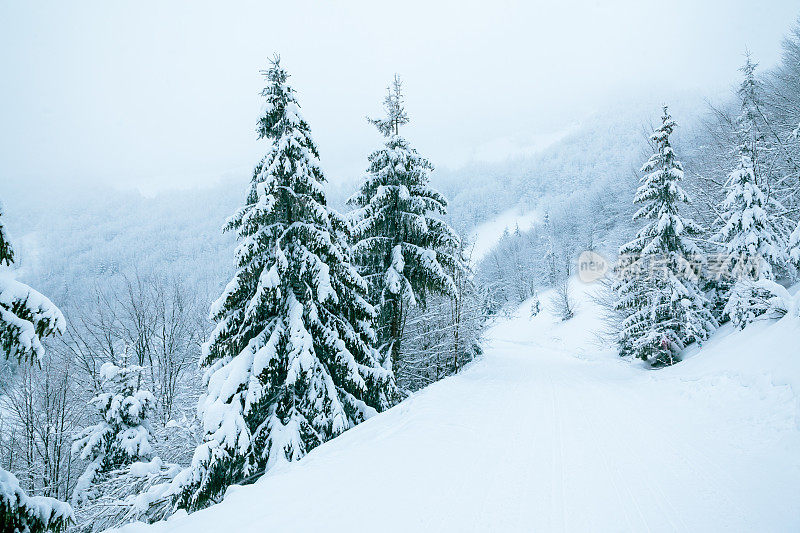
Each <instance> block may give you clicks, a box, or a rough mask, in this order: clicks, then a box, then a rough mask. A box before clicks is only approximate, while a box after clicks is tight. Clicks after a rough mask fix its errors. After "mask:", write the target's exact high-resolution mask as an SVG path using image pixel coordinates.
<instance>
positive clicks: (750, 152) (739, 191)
mask: <svg viewBox="0 0 800 533" xmlns="http://www.w3.org/2000/svg"><path fill="white" fill-rule="evenodd" d="M755 66H756V65H755V64H754V63H752V62H751V61H750V58H749V57H748V58H747V62H746V63H745V65H744V67H742V72H743V73H744V80H743V81H742V83H741V85H740V87H739V91H738V95H739V99H740V101H741V113H740V114H739V116H738V117H737V120H736V128H737V129H736V138H737V139H738V143H739V144H738V146H737V148H736V160H737V161H736V168H734V169H733V171H731V173H730V174H729V175H728V178H727V181H726V182H725V193H726V194H725V199H724V200H723V202H722V205H721V211H722V215H721V218H722V228H721V229H720V230H719V232H718V234H717V239H718V240H719V241H720V243H721V244H722V245H723V247H724V252H725V254H726V255H727V257H728V265H727V266H726V268H727V272H726V273H729V274H730V275H732V276H733V278H734V279H735V281H734V284H733V286H732V287H731V289H730V294H729V296H728V299H727V303H726V305H725V308H724V310H723V314H724V316H726V317H729V318H730V319H731V320H732V321H733V322H734V323H735V324H736V325H737V326H739V327H744V326H746V325H747V324H748V323H749V322H750V321H752V320H753V319H754V318H755V317H756V316H757V315H755V314H754V311H753V305H752V302H753V300H754V299H763V298H764V297H765V296H766V295H765V294H764V291H765V288H764V287H763V284H759V283H758V282H759V281H760V280H773V279H774V278H775V277H776V276H777V274H778V272H780V270H781V269H783V268H785V267H786V265H787V262H788V259H789V258H788V256H787V249H788V246H787V242H786V233H787V231H786V230H787V228H785V227H784V226H785V222H784V220H783V218H782V217H781V216H779V215H778V214H779V213H782V212H783V211H784V208H783V206H782V205H780V204H779V203H778V202H777V201H776V200H775V199H774V198H771V197H770V196H769V194H768V192H765V191H769V189H770V182H769V176H768V172H767V170H766V169H765V166H764V164H763V160H764V153H765V152H769V150H770V147H769V145H768V144H767V143H766V141H765V140H764V139H765V135H764V133H763V131H762V129H763V128H762V127H761V125H760V112H759V109H758V106H759V86H758V83H757V81H756V79H755V75H754V70H755Z"/></svg>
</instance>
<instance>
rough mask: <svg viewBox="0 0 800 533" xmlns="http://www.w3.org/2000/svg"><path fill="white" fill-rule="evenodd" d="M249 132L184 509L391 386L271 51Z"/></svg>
mask: <svg viewBox="0 0 800 533" xmlns="http://www.w3.org/2000/svg"><path fill="white" fill-rule="evenodd" d="M265 75H266V79H267V87H266V88H265V89H264V91H263V92H262V96H263V97H264V100H265V109H264V112H263V114H262V116H261V118H260V120H259V123H258V127H257V132H258V137H259V138H260V139H266V140H268V141H270V143H271V147H270V150H269V152H268V154H267V155H266V156H265V157H264V158H263V159H262V160H261V162H260V163H259V164H258V165H257V166H256V168H255V171H254V173H253V179H252V185H251V187H250V193H249V194H248V196H247V202H246V205H245V206H244V207H242V208H241V209H240V210H239V211H238V212H237V213H236V214H234V215H233V216H232V217H231V218H230V219H229V220H228V222H227V225H226V229H227V230H232V231H236V232H237V234H238V236H239V241H240V242H239V245H238V247H237V249H236V267H237V270H236V273H235V275H234V277H233V279H232V280H231V281H230V283H228V285H227V287H226V288H225V290H224V291H223V293H222V295H221V296H220V297H219V298H218V299H217V300H216V302H214V304H213V305H212V308H211V315H212V317H213V319H214V320H216V322H217V326H216V328H215V329H214V330H213V332H212V333H211V336H210V338H209V339H208V341H207V342H206V343H205V345H204V346H203V357H202V362H203V364H204V365H205V366H206V367H207V372H206V383H207V386H208V391H207V392H206V394H205V395H204V396H203V398H202V399H201V402H200V415H201V416H202V420H203V428H204V430H205V437H204V442H203V444H202V445H201V446H200V447H199V448H198V449H197V451H196V452H195V455H194V458H193V460H192V465H191V467H190V468H189V469H188V470H187V471H185V472H184V473H183V474H181V475H180V476H179V477H178V478H177V479H176V483H177V484H179V485H180V486H181V487H182V490H181V493H180V494H179V496H178V502H177V503H178V505H179V506H181V507H184V508H188V509H189V510H194V509H198V508H201V507H204V506H206V505H207V504H208V503H209V502H211V501H214V500H216V499H218V498H219V497H220V496H221V495H222V494H223V492H224V490H225V489H226V488H227V487H228V486H229V485H231V484H232V483H240V482H243V481H246V480H247V479H248V478H253V477H255V476H258V475H260V474H261V473H262V472H263V471H264V470H265V469H267V468H270V467H272V466H273V465H275V464H278V463H281V462H285V461H294V460H297V459H299V458H301V457H303V456H304V455H305V454H306V453H308V452H309V451H310V450H311V449H312V448H314V447H315V446H317V445H319V444H320V443H322V442H325V441H327V440H329V439H331V438H333V437H335V436H337V435H338V434H340V433H342V432H343V431H345V430H347V429H348V428H350V427H352V426H354V425H355V424H358V423H359V422H361V421H363V420H365V419H366V418H368V417H370V416H372V415H373V414H375V413H376V412H378V411H382V410H384V409H386V408H387V407H389V406H390V405H391V403H392V402H393V401H394V399H395V398H396V396H397V390H396V387H395V384H394V376H393V374H392V372H391V371H390V370H387V369H384V368H382V367H381V365H380V364H379V362H378V353H377V351H376V350H375V348H374V347H373V346H374V342H375V333H374V330H373V328H372V323H373V320H374V314H375V311H374V309H373V307H372V306H371V305H370V304H369V303H368V302H367V299H366V292H367V287H366V284H365V282H364V280H363V279H362V278H361V276H360V275H359V274H358V272H357V271H356V269H355V267H353V266H351V258H350V255H351V252H350V249H349V247H348V244H347V239H348V234H347V233H348V225H347V223H346V221H345V219H344V218H343V217H342V216H341V215H339V214H338V213H336V212H335V211H333V210H331V209H330V208H329V207H328V205H327V202H326V198H325V193H324V191H323V183H324V182H325V178H324V176H323V174H322V171H321V170H320V166H319V160H318V158H319V154H318V152H317V147H316V146H315V144H314V142H313V141H312V139H311V132H310V129H309V126H308V124H307V123H306V121H305V120H303V118H302V117H301V115H300V108H299V105H298V103H297V99H296V96H295V92H294V90H293V89H292V88H291V87H290V86H289V85H288V83H287V80H288V74H287V73H286V70H284V69H283V68H282V67H281V65H280V62H279V59H278V58H276V59H274V60H273V62H272V65H271V67H270V68H269V70H267V71H266V72H265Z"/></svg>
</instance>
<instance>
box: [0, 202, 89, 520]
mask: <svg viewBox="0 0 800 533" xmlns="http://www.w3.org/2000/svg"><path fill="white" fill-rule="evenodd" d="M0 217H2V212H0ZM13 260H14V253H13V250H12V248H11V243H10V242H9V241H8V238H7V237H6V233H5V230H4V229H3V223H2V220H1V219H0V269H2V268H4V267H9V266H11V264H12V262H13ZM65 326H66V323H65V321H64V316H63V315H62V314H61V311H59V309H58V308H57V307H56V306H55V305H53V303H52V302H51V301H50V300H49V299H47V298H45V297H44V296H42V295H41V294H39V293H38V292H36V291H35V290H33V289H31V288H30V287H28V286H27V285H25V284H23V283H20V282H18V281H16V280H14V279H13V278H12V277H11V275H10V273H8V272H4V271H2V270H0V351H2V353H3V355H4V356H5V357H6V358H10V357H14V358H16V359H18V360H20V361H29V362H32V363H37V364H38V362H39V361H40V360H41V358H42V356H43V355H44V347H43V346H42V342H41V337H43V336H46V335H51V334H56V333H63V332H64V328H65ZM72 520H73V514H72V508H71V507H70V506H69V505H68V504H66V503H64V502H60V501H58V500H56V499H53V498H47V497H44V496H28V495H27V494H26V493H25V491H24V490H22V488H21V487H20V486H19V481H18V480H17V478H16V477H15V476H14V475H13V474H12V473H11V472H7V471H5V470H3V469H2V468H0V531H9V532H28V533H39V532H44V531H63V530H65V529H66V528H67V526H69V524H70V523H72Z"/></svg>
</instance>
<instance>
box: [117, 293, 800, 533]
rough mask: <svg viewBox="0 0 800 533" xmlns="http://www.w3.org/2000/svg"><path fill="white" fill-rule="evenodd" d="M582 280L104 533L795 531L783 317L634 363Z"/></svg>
mask: <svg viewBox="0 0 800 533" xmlns="http://www.w3.org/2000/svg"><path fill="white" fill-rule="evenodd" d="M587 287H591V286H586V285H580V286H577V285H576V287H575V294H576V296H577V298H578V307H577V312H576V316H575V318H574V319H572V320H570V321H568V322H566V323H560V322H558V321H557V320H556V319H555V318H553V316H552V315H551V314H550V313H549V311H548V296H549V295H548V294H546V293H545V294H543V295H542V297H541V298H542V303H543V308H544V311H542V312H541V313H540V314H539V315H538V316H536V317H534V318H530V312H529V305H523V306H521V307H520V309H519V310H518V311H517V313H516V314H515V315H514V316H512V317H511V318H505V319H501V320H499V321H498V323H497V324H496V325H494V327H492V328H491V330H490V331H489V334H488V339H487V342H486V352H485V355H484V356H483V357H482V358H481V359H480V360H478V361H476V362H474V363H473V364H472V365H471V366H470V367H469V368H468V369H466V370H465V371H463V372H462V373H460V374H459V375H456V376H453V377H450V378H448V379H445V380H443V381H440V382H438V383H435V384H433V385H431V386H430V387H428V388H427V389H425V390H423V391H420V392H419V393H417V394H415V395H413V396H412V397H411V398H410V399H408V400H407V401H405V402H403V403H402V404H400V405H398V406H396V407H395V408H393V409H391V410H389V411H388V412H386V413H383V414H381V415H378V416H376V417H373V418H372V419H370V420H368V421H366V422H364V423H362V424H361V425H359V426H357V427H355V428H353V429H351V430H348V431H347V432H345V433H344V434H343V435H341V436H340V437H337V438H336V439H334V440H332V441H330V442H328V443H326V444H323V445H322V446H320V447H318V448H317V449H316V450H314V451H313V452H312V453H310V454H308V455H307V456H306V457H304V458H303V459H302V460H300V461H299V462H297V463H292V464H284V465H281V466H279V467H276V468H274V469H272V470H271V471H270V472H269V473H268V474H267V475H266V476H265V477H264V478H262V479H261V480H259V481H258V482H257V483H256V484H254V485H252V486H247V487H233V488H232V489H231V490H229V492H228V494H227V496H226V498H225V500H224V501H223V502H222V503H220V504H218V505H216V506H214V507H212V508H210V509H207V510H204V511H200V512H197V513H195V514H192V515H189V516H187V515H185V514H178V515H176V516H174V517H173V518H172V519H171V520H169V521H168V522H162V523H159V524H156V525H153V526H145V525H142V524H133V525H128V526H126V527H124V528H123V529H122V531H124V532H126V533H159V532H175V533H184V532H185V533H190V532H196V531H224V532H230V531H236V532H237V533H246V532H256V531H259V532H260V531H270V532H283V531H458V532H463V531H637V532H638V531H723V530H731V531H761V532H764V531H790V530H791V531H797V530H799V529H800V497H798V496H799V495H800V422H799V420H800V418H798V414H799V413H800V402H799V401H798V398H799V397H800V344H799V343H798V341H800V318H797V316H796V314H795V316H787V317H786V318H784V319H782V320H780V321H761V322H756V323H754V324H753V325H751V326H749V327H748V328H747V329H746V330H745V331H733V330H732V329H731V328H730V326H726V327H724V328H722V329H721V330H720V331H719V332H717V333H716V334H715V335H714V337H712V339H710V340H709V341H708V342H706V343H705V344H704V346H703V347H697V346H690V347H689V348H688V349H687V350H686V359H685V361H684V362H682V363H680V364H678V365H676V366H674V367H670V368H666V369H660V370H650V369H649V368H647V367H646V366H643V365H642V364H640V363H638V362H631V361H628V360H622V359H620V358H618V357H616V356H615V355H614V352H613V350H611V349H609V348H608V347H605V348H603V347H601V343H600V342H599V341H598V337H597V331H598V330H599V329H600V327H601V325H600V322H599V320H598V318H597V317H598V310H597V309H596V308H595V307H594V304H593V303H592V302H591V301H590V299H589V298H587V296H586V292H587V290H590V289H588V288H587ZM794 312H796V310H794Z"/></svg>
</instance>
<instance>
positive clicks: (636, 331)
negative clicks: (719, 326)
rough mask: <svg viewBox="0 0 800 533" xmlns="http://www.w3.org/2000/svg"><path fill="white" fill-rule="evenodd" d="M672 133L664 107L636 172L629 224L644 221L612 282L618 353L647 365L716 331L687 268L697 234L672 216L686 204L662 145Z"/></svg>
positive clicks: (671, 358)
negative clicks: (651, 149)
mask: <svg viewBox="0 0 800 533" xmlns="http://www.w3.org/2000/svg"><path fill="white" fill-rule="evenodd" d="M675 126H676V124H675V122H674V121H673V120H672V117H671V116H670V115H669V113H668V112H667V107H666V106H665V107H664V115H663V116H662V123H661V126H660V127H659V128H658V129H656V130H655V132H654V133H653V135H652V136H651V141H652V142H653V143H654V144H655V147H656V151H655V153H654V154H653V155H652V156H651V157H650V159H649V160H648V161H647V162H646V163H645V165H644V166H643V167H642V170H641V171H642V172H643V173H645V174H644V176H643V177H642V178H641V185H640V186H639V188H638V190H637V191H636V195H635V197H634V203H637V204H643V205H642V207H641V208H640V209H639V210H638V211H637V212H636V213H635V214H634V216H633V219H634V220H646V221H647V222H646V224H645V225H644V227H642V228H641V229H640V230H639V232H638V233H637V235H636V238H635V239H634V240H632V241H631V242H629V243H627V244H625V245H623V246H622V247H621V248H620V255H621V256H622V260H621V261H622V267H623V268H622V272H621V275H620V279H619V280H618V282H617V291H618V294H619V301H618V303H617V309H618V311H619V312H621V313H622V314H623V315H624V317H625V318H624V320H623V323H622V329H621V331H620V336H619V342H620V346H621V351H622V353H623V354H626V355H628V354H630V355H635V356H636V357H638V358H641V359H644V360H646V361H649V362H650V363H652V364H654V365H664V364H672V363H674V362H676V361H677V360H678V359H677V357H678V353H679V352H680V350H682V349H683V348H684V346H685V345H686V344H687V343H689V342H693V341H694V340H697V339H705V338H707V337H708V335H709V333H710V332H711V331H713V329H714V328H715V327H716V320H715V319H714V317H713V316H712V315H711V313H710V311H709V310H708V302H707V301H706V300H705V298H704V296H703V294H702V292H701V291H700V290H699V289H698V287H697V276H696V273H695V270H694V268H693V266H692V264H691V263H692V262H698V261H700V260H701V252H700V249H699V248H698V247H697V245H696V244H695V242H694V241H693V240H692V237H694V236H697V235H699V234H700V233H701V231H702V230H701V228H700V227H699V226H698V225H697V224H695V223H694V222H693V221H692V220H690V219H688V218H686V217H684V216H681V214H680V213H679V207H680V205H681V204H686V203H688V202H689V198H688V196H687V195H686V193H685V192H684V190H683V189H682V188H681V186H680V181H681V180H682V179H683V166H682V165H681V163H680V161H678V160H677V158H676V157H675V152H674V150H673V149H672V146H671V144H670V139H669V138H670V135H671V134H672V132H673V130H674V129H675Z"/></svg>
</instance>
